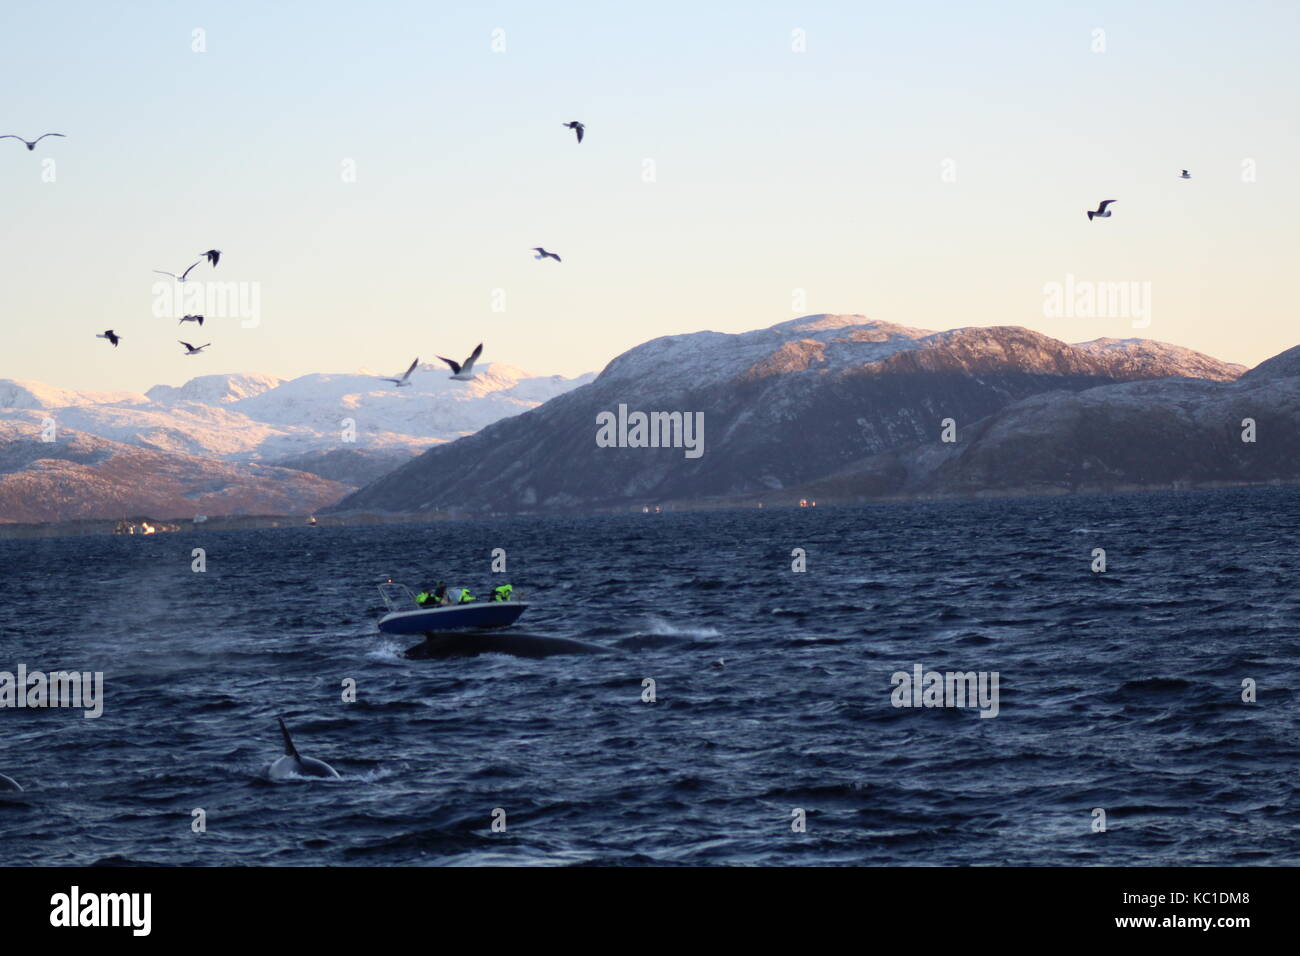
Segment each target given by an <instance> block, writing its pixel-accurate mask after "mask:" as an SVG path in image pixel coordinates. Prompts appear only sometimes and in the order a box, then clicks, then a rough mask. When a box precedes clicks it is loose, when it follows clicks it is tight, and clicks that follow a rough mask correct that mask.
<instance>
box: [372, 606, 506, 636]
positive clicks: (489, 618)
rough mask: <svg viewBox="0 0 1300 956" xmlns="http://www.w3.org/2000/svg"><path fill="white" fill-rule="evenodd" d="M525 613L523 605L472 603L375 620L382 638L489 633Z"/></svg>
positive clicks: (392, 613)
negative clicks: (475, 631) (470, 631)
mask: <svg viewBox="0 0 1300 956" xmlns="http://www.w3.org/2000/svg"><path fill="white" fill-rule="evenodd" d="M526 610H528V602H527V601H472V602H470V603H469V604H451V605H444V606H442V607H430V608H417V609H414V610H410V611H393V612H391V613H389V614H385V615H384V616H383V617H381V618H380V619H379V629H380V630H381V631H383V632H384V633H385V634H425V633H428V632H438V631H464V630H493V629H496V628H500V627H509V626H510V625H511V624H513V623H515V621H517V620H519V615H521V614H523V613H524V611H526Z"/></svg>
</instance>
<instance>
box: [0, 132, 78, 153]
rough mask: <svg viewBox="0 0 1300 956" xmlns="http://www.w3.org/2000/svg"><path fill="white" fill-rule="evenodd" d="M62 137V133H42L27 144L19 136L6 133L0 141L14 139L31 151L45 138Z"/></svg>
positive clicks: (0, 137)
mask: <svg viewBox="0 0 1300 956" xmlns="http://www.w3.org/2000/svg"><path fill="white" fill-rule="evenodd" d="M62 135H63V134H62V133H42V134H41V135H40V136H37V137H36V138H35V139H34V140H32V141H31V142H28V141H27V140H25V139H23V138H22V137H21V136H15V135H14V134H13V133H6V134H5V135H4V136H0V139H16V140H18V142H20V143H22V144H23V145H24V146H26V147H27V148H28V149H29V150H33V149H35V148H36V144H37V143H39V142H40V141H41V140H43V139H44V138H45V137H46V136H62Z"/></svg>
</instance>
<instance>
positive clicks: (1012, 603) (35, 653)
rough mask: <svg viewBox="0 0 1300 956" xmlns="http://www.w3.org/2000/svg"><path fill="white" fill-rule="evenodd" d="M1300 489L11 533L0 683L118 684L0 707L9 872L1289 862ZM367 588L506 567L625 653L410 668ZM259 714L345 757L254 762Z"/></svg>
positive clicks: (587, 636) (270, 739)
mask: <svg viewBox="0 0 1300 956" xmlns="http://www.w3.org/2000/svg"><path fill="white" fill-rule="evenodd" d="M1298 513H1300V493H1298V492H1297V490H1296V489H1266V490H1253V491H1224V492H1211V493H1194V494H1193V493H1189V494H1169V495H1133V496H1120V497H1111V498H1073V499H1050V500H1049V499H1039V500H1017V501H997V502H960V503H941V504H889V505H878V506H867V507H862V508H842V509H830V508H817V509H807V510H799V511H777V510H763V511H758V510H753V511H731V512H713V513H697V514H658V515H654V514H649V515H646V514H635V515H627V516H616V517H603V518H594V519H587V518H584V519H541V518H521V519H509V520H505V519H502V520H490V521H486V520H485V521H466V522H456V523H449V524H439V525H400V526H386V527H364V528H315V529H313V528H306V527H303V528H291V529H280V530H272V531H247V532H208V533H202V532H201V533H190V532H185V533H179V534H168V535H158V536H154V537H149V538H139V537H100V538H80V539H60V540H48V541H0V578H2V580H3V588H4V596H3V601H2V602H0V670H9V671H13V670H16V668H17V665H18V664H19V663H20V662H21V663H25V664H26V665H27V666H28V668H29V669H33V670H35V669H41V670H56V669H76V670H89V671H103V672H104V673H105V681H106V688H105V693H106V701H105V710H104V714H103V716H102V717H100V718H99V719H97V720H86V719H83V718H82V717H81V716H80V714H79V713H78V712H74V711H67V710H44V711H33V710H21V711H20V710H0V721H3V729H4V735H3V739H2V740H0V772H4V773H7V774H9V775H10V776H12V777H14V778H16V779H17V780H18V781H19V782H20V783H22V784H23V785H24V786H25V787H26V788H27V791H28V792H26V793H23V794H0V862H2V863H5V864H15V863H18V864H64V863H79V864H85V863H93V862H97V861H117V862H124V861H131V862H140V863H145V862H157V863H168V864H217V865H220V864H296V865H310V864H361V865H388V864H402V865H406V864H475V863H514V864H531V863H546V864H556V863H560V864H564V863H582V862H594V863H605V864H611V863H678V864H701V863H705V864H723V863H730V864H736V863H739V864H750V863H783V864H844V863H857V864H862V863H865V864H1002V863H1013V864H1071V863H1077V864H1103V863H1113V864H1142V863H1151V864H1156V863H1160V864H1200V863H1204V864H1209V863H1227V864H1231V863H1252V864H1261V863H1269V864H1292V865H1294V864H1297V863H1300V837H1298V834H1300V828H1298V827H1297V824H1298V823H1300V796H1298V795H1297V781H1298V780H1300V777H1298V776H1297V774H1298V772H1300V716H1298V714H1300V711H1298V710H1297V695H1296V691H1295V686H1296V675H1297V674H1298V673H1300V670H1298V669H1297V665H1298V664H1300V637H1298V636H1297V635H1298V630H1297V628H1298V621H1300V598H1297V586H1296V585H1297V580H1300V578H1298V577H1297V570H1298V569H1297V564H1298V562H1297V558H1296V530H1297V521H1296V515H1297V514H1298ZM196 547H202V548H205V549H206V551H207V562H208V570H207V571H206V573H202V574H198V573H194V572H193V571H191V561H192V558H191V549H193V548H196ZM1098 547H1100V548H1104V549H1105V550H1106V553H1107V561H1108V570H1107V571H1106V573H1104V574H1094V573H1093V572H1092V571H1091V569H1090V565H1091V562H1092V560H1093V559H1092V550H1093V549H1094V548H1098ZM493 548H504V549H506V552H507V555H508V567H509V573H508V575H505V576H494V575H492V574H490V573H489V560H490V558H489V556H490V552H491V550H492V549H493ZM794 548H804V549H806V552H807V571H806V572H805V573H802V574H799V573H793V572H792V571H791V561H792V557H791V551H792V550H793V549H794ZM389 576H392V577H393V578H395V579H396V580H399V581H405V582H407V583H409V584H412V585H415V584H419V583H425V582H433V581H436V580H437V579H438V578H445V579H446V580H447V581H448V583H449V584H468V585H470V586H472V587H474V588H475V589H476V591H478V592H479V593H483V592H486V590H487V589H488V587H490V586H491V585H492V584H496V583H500V582H501V581H502V580H503V577H504V578H506V579H508V580H509V581H510V582H511V583H513V584H514V585H515V588H516V590H518V591H523V592H526V593H527V595H528V597H529V598H530V599H532V600H533V601H534V602H535V604H534V606H533V607H532V609H531V610H530V611H529V612H528V613H527V614H526V615H525V616H524V618H523V619H522V621H521V622H520V624H519V625H518V627H517V630H519V631H523V632H526V633H529V634H538V635H552V636H563V637H568V638H576V639H580V640H583V641H587V642H590V643H594V644H600V645H603V646H605V647H608V648H609V649H610V650H611V651H612V653H609V654H605V655H596V656H555V657H547V658H543V659H522V658H516V657H512V656H504V655H499V654H491V655H484V656H480V657H475V658H467V659H454V660H408V659H406V658H405V657H403V655H402V651H403V650H404V649H405V648H406V647H407V646H409V645H410V644H411V643H413V642H412V641H410V640H405V639H398V640H395V639H392V638H388V637H384V636H381V635H380V634H379V633H378V632H377V630H376V628H375V619H376V617H377V614H378V611H379V610H380V607H381V605H380V603H379V599H378V595H377V593H376V591H375V585H376V584H377V583H379V582H381V581H383V580H385V579H386V578H388V577H389ZM916 664H921V665H922V666H923V667H924V668H925V669H926V670H939V671H950V670H951V671H957V670H959V671H997V672H998V673H999V681H1000V698H1001V699H1000V713H999V715H998V716H997V717H996V718H993V719H981V718H980V717H979V716H978V712H977V711H976V710H972V709H967V710H956V709H944V708H934V709H905V708H895V707H893V706H891V701H890V694H891V689H892V688H891V683H890V678H891V675H892V674H893V673H894V672H895V671H900V670H901V671H909V672H910V671H911V670H912V668H913V666H914V665H916ZM347 678H352V679H354V680H355V681H356V682H357V688H358V697H359V699H358V701H357V702H356V703H351V704H348V703H343V702H342V700H341V695H342V682H343V681H344V680H345V679H347ZM645 678H652V679H653V680H654V681H655V690H656V695H657V701H656V702H655V703H645V702H643V701H642V694H643V681H644V679H645ZM1246 678H1252V679H1254V680H1255V681H1257V682H1258V696H1259V699H1258V702H1257V703H1255V704H1244V703H1242V701H1241V685H1242V681H1243V679H1246ZM279 713H283V714H284V715H285V716H286V718H287V719H288V720H289V723H290V726H291V727H292V728H293V729H294V732H295V737H296V740H297V743H298V746H299V748H300V749H301V750H302V752H303V753H305V754H307V755H310V756H315V757H319V758H321V759H324V760H327V761H328V762H329V763H331V764H332V765H333V766H334V767H336V768H337V769H338V770H339V772H340V773H341V774H342V779H341V780H339V781H301V782H298V781H295V782H289V783H271V782H268V781H267V780H265V779H264V778H263V775H262V773H263V770H264V768H265V767H266V766H267V764H269V763H270V762H271V761H272V760H273V759H275V758H276V757H277V756H278V755H279V753H280V751H281V747H280V740H279V733H278V730H277V729H276V725H275V716H276V715H277V714H279ZM198 807H201V808H203V809H204V810H206V812H207V817H208V832H207V833H205V834H202V835H198V834H194V833H192V832H191V827H190V823H191V812H192V811H193V810H194V809H195V808H198ZM1095 807H1101V808H1104V809H1105V811H1106V813H1107V825H1108V832H1107V833H1105V834H1094V833H1092V832H1091V825H1092V821H1093V816H1092V810H1093V808H1095ZM495 808H502V809H503V810H504V811H505V814H506V823H507V829H506V831H505V832H504V833H494V832H492V830H491V827H490V824H491V821H492V815H493V811H494V809H495ZM796 808H801V809H803V810H805V811H806V813H807V832H806V833H795V832H792V829H791V820H792V816H791V814H792V811H793V810H795V809H796Z"/></svg>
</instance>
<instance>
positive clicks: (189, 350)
mask: <svg viewBox="0 0 1300 956" xmlns="http://www.w3.org/2000/svg"><path fill="white" fill-rule="evenodd" d="M176 341H177V342H181V340H180V339H177V340H176ZM211 344H212V343H211V342H209V343H208V344H207V345H200V346H198V347H197V348H195V347H194V346H193V345H190V343H189V342H181V345H183V346H185V354H186V355H198V354H199V353H200V352H202V351H203V350H204V349H205V348H207V347H208V345H211Z"/></svg>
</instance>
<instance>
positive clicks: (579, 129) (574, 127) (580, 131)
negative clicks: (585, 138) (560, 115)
mask: <svg viewBox="0 0 1300 956" xmlns="http://www.w3.org/2000/svg"><path fill="white" fill-rule="evenodd" d="M560 125H561V126H567V127H568V128H569V129H571V130H573V131H574V132H575V133H577V134H578V142H579V143H581V142H582V134H583V131H584V130H586V128H587V127H585V126H583V125H582V124H581V123H579V122H578V121H577V120H574V121H573V122H572V123H561V124H560Z"/></svg>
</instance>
